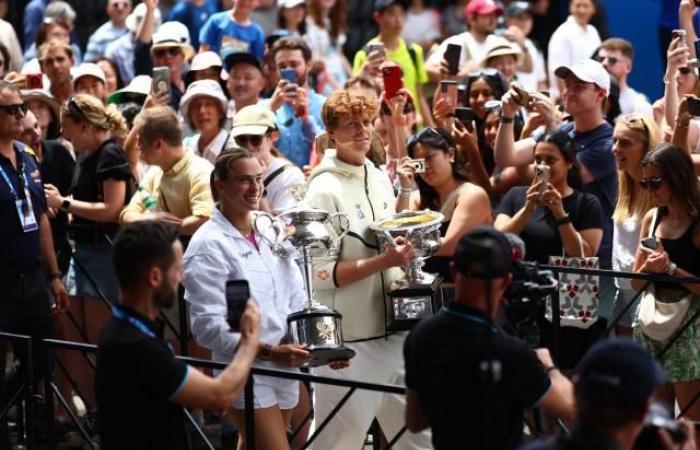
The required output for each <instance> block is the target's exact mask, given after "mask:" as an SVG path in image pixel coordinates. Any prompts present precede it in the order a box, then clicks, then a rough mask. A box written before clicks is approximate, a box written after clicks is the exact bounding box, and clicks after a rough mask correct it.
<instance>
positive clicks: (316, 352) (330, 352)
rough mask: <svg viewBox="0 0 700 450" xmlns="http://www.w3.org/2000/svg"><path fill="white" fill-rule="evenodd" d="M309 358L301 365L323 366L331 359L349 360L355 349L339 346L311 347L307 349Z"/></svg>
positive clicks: (331, 360)
mask: <svg viewBox="0 0 700 450" xmlns="http://www.w3.org/2000/svg"><path fill="white" fill-rule="evenodd" d="M309 353H311V360H309V362H307V363H305V364H304V365H303V367H319V366H325V365H326V364H328V363H331V362H333V361H342V360H349V359H351V358H353V357H354V356H355V350H353V349H351V348H348V347H344V346H340V347H336V348H312V349H309Z"/></svg>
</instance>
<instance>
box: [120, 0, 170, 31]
mask: <svg viewBox="0 0 700 450" xmlns="http://www.w3.org/2000/svg"><path fill="white" fill-rule="evenodd" d="M144 17H146V4H145V3H139V4H138V5H136V7H135V8H134V10H133V11H132V12H131V14H129V15H128V16H127V17H126V28H127V29H128V30H129V31H131V32H132V33H134V34H136V33H138V31H139V25H141V22H142V21H143V18H144ZM162 22H163V18H162V16H161V14H160V9H158V8H156V10H155V11H154V13H153V32H154V33H155V32H156V31H158V28H159V27H160V24H161V23H162Z"/></svg>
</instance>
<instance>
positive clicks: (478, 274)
mask: <svg viewBox="0 0 700 450" xmlns="http://www.w3.org/2000/svg"><path fill="white" fill-rule="evenodd" d="M511 254H512V252H511V245H510V243H509V242H508V239H507V238H506V237H505V235H504V234H503V233H500V232H499V231H496V230H495V229H494V228H493V227H491V226H480V227H477V228H474V229H473V230H472V231H470V232H469V233H467V234H465V235H464V236H463V237H462V239H461V240H460V241H459V243H458V244H457V249H456V251H455V253H454V256H453V260H452V265H451V270H452V272H453V273H452V275H453V277H454V279H455V300H454V301H453V302H450V303H449V304H447V305H446V306H445V307H444V308H443V309H442V311H440V312H439V313H438V314H436V315H435V316H433V317H430V318H428V319H424V320H423V321H422V322H420V323H419V324H418V325H417V326H416V327H415V328H414V329H413V330H412V332H411V334H410V335H409V337H408V339H407V340H406V343H405V346H404V357H405V359H406V387H407V388H408V391H407V393H406V425H407V427H408V429H409V430H410V431H412V432H414V433H415V432H417V431H420V430H423V429H425V428H427V427H431V428H432V435H433V445H434V447H435V449H436V450H458V449H463V448H465V442H469V448H471V449H475V450H481V449H512V448H515V447H516V446H517V445H518V443H519V442H520V440H521V438H522V430H523V411H524V410H525V409H527V408H532V407H534V406H539V407H541V408H542V409H543V410H544V411H545V412H547V413H549V414H551V415H554V416H557V417H561V418H563V419H565V420H571V419H573V415H574V414H573V413H574V403H573V390H572V386H571V383H570V382H569V380H568V379H567V378H566V377H564V375H562V374H561V373H560V372H559V370H557V368H556V366H554V365H553V363H552V359H551V357H550V355H549V352H548V351H547V350H546V349H538V350H537V352H535V351H534V350H532V349H530V348H529V347H528V346H527V344H526V343H525V342H523V341H521V340H519V339H516V338H514V337H511V336H507V335H505V334H504V333H503V332H502V330H501V329H500V328H499V327H498V326H496V325H495V324H494V321H493V320H494V318H495V317H496V314H497V312H498V310H499V303H500V300H501V298H502V296H503V292H504V291H505V289H506V287H508V285H509V284H510V282H511V279H512V275H511V272H512V270H513V264H512V262H511ZM489 294H490V295H489Z"/></svg>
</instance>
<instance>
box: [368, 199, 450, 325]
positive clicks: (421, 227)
mask: <svg viewBox="0 0 700 450" xmlns="http://www.w3.org/2000/svg"><path fill="white" fill-rule="evenodd" d="M444 217H445V216H443V215H442V214H441V213H439V212H435V211H430V210H427V209H426V210H423V211H403V212H400V213H397V214H394V215H393V216H391V217H388V218H386V219H383V220H380V221H377V222H375V223H373V224H372V225H370V228H371V229H372V231H374V233H375V235H376V236H377V241H378V242H379V246H380V248H381V249H382V250H384V249H385V248H386V247H387V246H390V245H394V239H395V238H397V237H399V236H401V237H403V238H405V239H406V240H407V241H409V242H411V244H413V247H414V248H415V251H416V256H415V258H414V259H413V260H412V261H411V262H410V263H409V264H407V265H405V266H402V267H401V269H402V270H403V272H404V274H405V277H404V278H401V279H399V280H396V281H394V282H393V283H392V284H391V285H390V287H389V290H388V292H387V295H388V296H389V299H388V301H389V302H390V304H389V305H388V308H387V310H388V311H389V320H388V324H387V329H388V330H390V331H399V330H407V329H410V328H411V327H412V326H413V325H414V324H415V323H416V322H417V321H418V320H420V319H423V318H424V317H429V316H432V315H433V314H434V313H435V312H436V311H437V310H439V309H440V307H441V305H442V292H441V291H440V283H441V282H442V278H441V277H439V276H437V275H433V274H430V273H426V272H423V270H422V267H423V266H424V265H425V260H426V259H428V258H430V257H431V256H432V255H433V254H434V253H435V252H436V251H437V249H438V248H439V247H440V239H441V237H440V225H441V224H442V220H443V219H444Z"/></svg>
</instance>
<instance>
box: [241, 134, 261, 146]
mask: <svg viewBox="0 0 700 450" xmlns="http://www.w3.org/2000/svg"><path fill="white" fill-rule="evenodd" d="M262 139H263V137H262V136H260V135H254V134H242V135H240V136H236V137H235V138H234V140H235V141H236V144H238V145H240V146H241V147H247V146H248V144H250V145H252V146H253V147H260V144H262Z"/></svg>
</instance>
